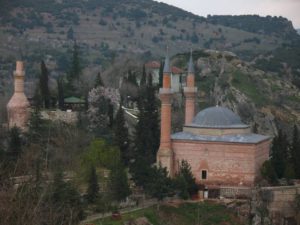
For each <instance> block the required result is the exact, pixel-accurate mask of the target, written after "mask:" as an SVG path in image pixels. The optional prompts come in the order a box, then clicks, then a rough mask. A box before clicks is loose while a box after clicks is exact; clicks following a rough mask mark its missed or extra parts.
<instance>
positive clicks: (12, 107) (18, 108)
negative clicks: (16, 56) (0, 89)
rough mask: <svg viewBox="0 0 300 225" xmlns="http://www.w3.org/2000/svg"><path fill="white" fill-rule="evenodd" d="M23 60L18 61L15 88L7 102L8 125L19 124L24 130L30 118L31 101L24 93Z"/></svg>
mask: <svg viewBox="0 0 300 225" xmlns="http://www.w3.org/2000/svg"><path fill="white" fill-rule="evenodd" d="M24 76H25V71H24V69H23V62H22V61H17V66H16V71H14V82H15V90H14V94H13V96H12V97H11V99H10V100H9V102H8V104H7V114H8V126H9V128H12V127H13V126H17V127H19V128H21V129H22V130H24V129H26V126H27V121H28V118H29V106H30V105H29V102H28V100H27V98H26V96H25V94H24Z"/></svg>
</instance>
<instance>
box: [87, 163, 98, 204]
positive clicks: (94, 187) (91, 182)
mask: <svg viewBox="0 0 300 225" xmlns="http://www.w3.org/2000/svg"><path fill="white" fill-rule="evenodd" d="M98 196H99V185H98V177H97V173H96V168H95V166H91V169H90V175H89V179H88V189H87V200H88V202H89V203H94V202H96V200H97V198H98Z"/></svg>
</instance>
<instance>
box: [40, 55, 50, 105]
mask: <svg viewBox="0 0 300 225" xmlns="http://www.w3.org/2000/svg"><path fill="white" fill-rule="evenodd" d="M48 79H49V78H48V69H47V67H46V65H45V62H44V61H43V60H42V62H41V75H40V91H41V95H42V99H43V105H44V107H45V108H46V109H48V108H49V107H50V92H49V87H48Z"/></svg>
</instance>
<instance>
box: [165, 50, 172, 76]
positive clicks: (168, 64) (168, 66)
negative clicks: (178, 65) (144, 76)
mask: <svg viewBox="0 0 300 225" xmlns="http://www.w3.org/2000/svg"><path fill="white" fill-rule="evenodd" d="M164 73H171V70H170V59H169V46H168V45H167V55H166V59H165V66H164Z"/></svg>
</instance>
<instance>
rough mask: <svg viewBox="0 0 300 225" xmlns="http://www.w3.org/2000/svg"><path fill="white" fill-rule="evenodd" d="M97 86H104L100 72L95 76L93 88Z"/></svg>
mask: <svg viewBox="0 0 300 225" xmlns="http://www.w3.org/2000/svg"><path fill="white" fill-rule="evenodd" d="M98 86H101V87H104V83H103V80H102V77H101V74H100V72H99V73H98V74H97V77H96V80H95V88H96V87H98Z"/></svg>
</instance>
